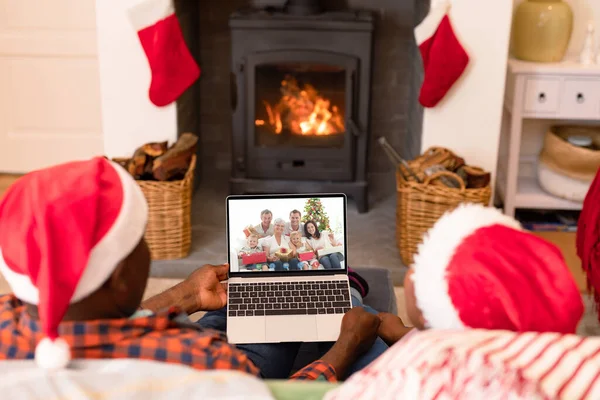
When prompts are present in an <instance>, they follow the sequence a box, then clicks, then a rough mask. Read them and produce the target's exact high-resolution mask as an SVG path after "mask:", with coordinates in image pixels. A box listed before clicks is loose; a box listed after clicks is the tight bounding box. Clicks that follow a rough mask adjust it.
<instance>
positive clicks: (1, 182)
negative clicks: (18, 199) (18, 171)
mask: <svg viewBox="0 0 600 400" xmlns="http://www.w3.org/2000/svg"><path fill="white" fill-rule="evenodd" d="M19 176H20V175H8V174H0V197H2V196H3V195H4V192H6V189H8V187H9V186H10V185H12V184H13V182H14V181H16V180H17V179H18V178H19Z"/></svg>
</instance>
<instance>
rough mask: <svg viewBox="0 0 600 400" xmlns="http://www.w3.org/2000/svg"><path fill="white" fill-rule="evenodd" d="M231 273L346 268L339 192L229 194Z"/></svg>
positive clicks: (342, 203) (342, 204) (343, 213)
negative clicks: (269, 194)
mask: <svg viewBox="0 0 600 400" xmlns="http://www.w3.org/2000/svg"><path fill="white" fill-rule="evenodd" d="M227 236H228V257H229V265H230V273H234V274H238V273H240V274H244V273H257V274H258V273H262V274H265V275H270V274H278V275H279V274H286V273H301V272H303V271H309V272H315V271H322V273H328V272H329V273H331V272H334V271H333V270H337V271H340V270H342V271H344V272H345V270H346V196H345V195H343V194H327V195H325V194H319V195H286V196H230V197H228V198H227Z"/></svg>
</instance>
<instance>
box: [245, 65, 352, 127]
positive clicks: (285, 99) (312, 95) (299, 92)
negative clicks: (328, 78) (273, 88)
mask: <svg viewBox="0 0 600 400" xmlns="http://www.w3.org/2000/svg"><path fill="white" fill-rule="evenodd" d="M280 91H281V98H280V100H279V102H278V103H277V104H275V105H274V106H272V105H271V104H269V103H268V102H267V101H263V104H264V106H265V110H266V112H267V115H268V117H269V119H268V121H265V120H262V119H257V120H256V121H255V125H256V126H265V125H267V124H268V125H269V126H270V127H271V129H272V130H273V132H274V133H276V134H281V133H282V132H283V130H284V129H287V130H288V131H289V132H291V133H293V134H295V135H304V136H323V135H335V134H339V133H343V132H344V131H345V127H344V118H343V116H342V115H341V114H340V111H339V109H338V107H337V106H335V105H331V101H330V100H329V99H327V98H325V97H323V96H321V95H320V94H319V92H318V91H317V89H315V87H314V86H312V85H310V84H308V83H306V84H303V85H299V84H298V81H297V80H296V78H294V77H293V76H292V75H286V77H285V78H284V80H283V81H281V88H280Z"/></svg>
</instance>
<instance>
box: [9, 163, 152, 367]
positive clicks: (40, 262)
mask: <svg viewBox="0 0 600 400" xmlns="http://www.w3.org/2000/svg"><path fill="white" fill-rule="evenodd" d="M147 218H148V206H147V203H146V200H145V198H144V194H143V193H142V191H141V189H140V188H139V186H138V185H137V184H136V183H135V181H134V179H133V178H132V177H131V176H130V175H129V174H128V173H127V171H125V170H124V169H123V168H122V167H120V166H119V165H117V164H115V163H113V162H110V161H108V160H106V159H104V158H100V157H98V158H94V159H91V160H89V161H77V162H71V163H67V164H62V165H58V166H55V167H51V168H47V169H43V170H39V171H35V172H32V173H30V174H27V175H25V176H23V177H22V178H20V179H19V180H18V181H17V182H15V183H14V184H13V185H12V186H11V187H10V189H9V190H8V192H7V193H6V194H5V196H4V198H3V199H2V202H1V203H0V273H2V274H3V275H4V277H5V278H6V280H7V281H8V283H9V285H10V287H11V288H12V290H13V292H14V294H15V295H16V296H17V297H18V298H19V299H21V300H23V301H24V302H27V303H30V304H35V305H37V306H38V311H39V318H40V324H41V329H42V332H43V333H44V334H45V336H46V337H45V338H44V339H42V340H41V341H40V342H39V343H38V345H37V347H36V350H35V360H36V362H37V364H38V365H39V366H41V367H43V368H48V369H56V368H63V367H65V366H66V365H67V364H68V362H69V360H70V349H69V345H68V344H67V343H66V341H65V340H64V339H61V338H59V336H58V326H59V324H60V322H61V320H62V318H63V317H64V315H65V313H66V311H67V309H68V308H69V304H71V303H75V302H77V301H80V300H82V299H83V298H85V297H86V296H88V295H90V294H91V293H93V292H94V291H96V290H97V289H98V288H99V287H100V286H101V285H102V284H103V283H104V282H106V280H107V279H108V278H109V277H110V275H111V274H112V272H113V271H114V269H115V268H116V266H117V265H118V264H119V262H120V261H121V260H123V259H124V258H125V257H126V256H127V255H128V254H130V253H131V252H132V251H133V249H134V248H135V247H136V245H137V244H138V243H139V241H140V240H141V238H142V236H143V235H144V231H145V228H146V222H147Z"/></svg>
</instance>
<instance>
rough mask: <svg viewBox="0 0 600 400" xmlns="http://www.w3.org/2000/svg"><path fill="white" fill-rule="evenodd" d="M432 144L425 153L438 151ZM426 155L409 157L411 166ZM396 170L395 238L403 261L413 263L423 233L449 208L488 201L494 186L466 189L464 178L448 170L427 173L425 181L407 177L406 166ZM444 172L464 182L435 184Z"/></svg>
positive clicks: (484, 203)
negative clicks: (451, 186) (458, 186)
mask: <svg viewBox="0 0 600 400" xmlns="http://www.w3.org/2000/svg"><path fill="white" fill-rule="evenodd" d="M436 149H437V148H431V149H429V150H428V151H426V152H425V153H424V154H427V153H430V152H431V151H435V150H436ZM423 157H424V156H421V157H418V158H417V159H415V160H413V161H409V162H408V164H409V165H410V167H411V169H413V170H418V169H419V168H418V167H419V164H420V162H421V161H422V160H423ZM400 168H401V170H398V171H396V183H397V186H396V190H397V193H398V198H397V206H396V241H397V244H398V249H400V256H401V257H402V261H403V263H404V265H407V266H409V265H411V264H412V263H413V256H414V254H415V253H416V251H417V246H418V245H419V244H420V243H421V242H422V241H423V235H424V234H425V233H426V232H427V231H428V230H429V229H430V228H431V227H432V226H433V225H434V224H435V222H436V221H437V220H438V219H439V218H440V217H441V216H442V215H443V214H445V213H446V212H448V211H450V210H453V209H454V208H456V207H457V206H458V205H459V204H460V203H480V204H483V205H486V206H487V205H488V204H489V201H490V197H491V193H492V191H491V188H490V186H489V185H488V186H487V187H484V188H480V189H479V188H478V189H466V188H465V185H464V183H463V182H462V180H461V179H460V178H459V177H458V176H457V175H456V174H454V173H452V172H448V171H442V172H438V173H436V174H434V175H432V176H430V177H425V179H424V180H423V183H418V182H416V181H415V180H414V179H413V178H410V179H408V180H406V179H405V178H404V176H403V174H402V172H404V175H406V176H409V175H408V174H407V173H406V171H405V170H404V169H403V167H400ZM441 176H448V177H451V178H453V179H455V180H458V181H459V182H460V183H461V187H460V188H458V189H453V188H449V187H446V186H441V185H435V184H433V183H432V182H433V181H435V180H436V179H438V178H439V177H441Z"/></svg>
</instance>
